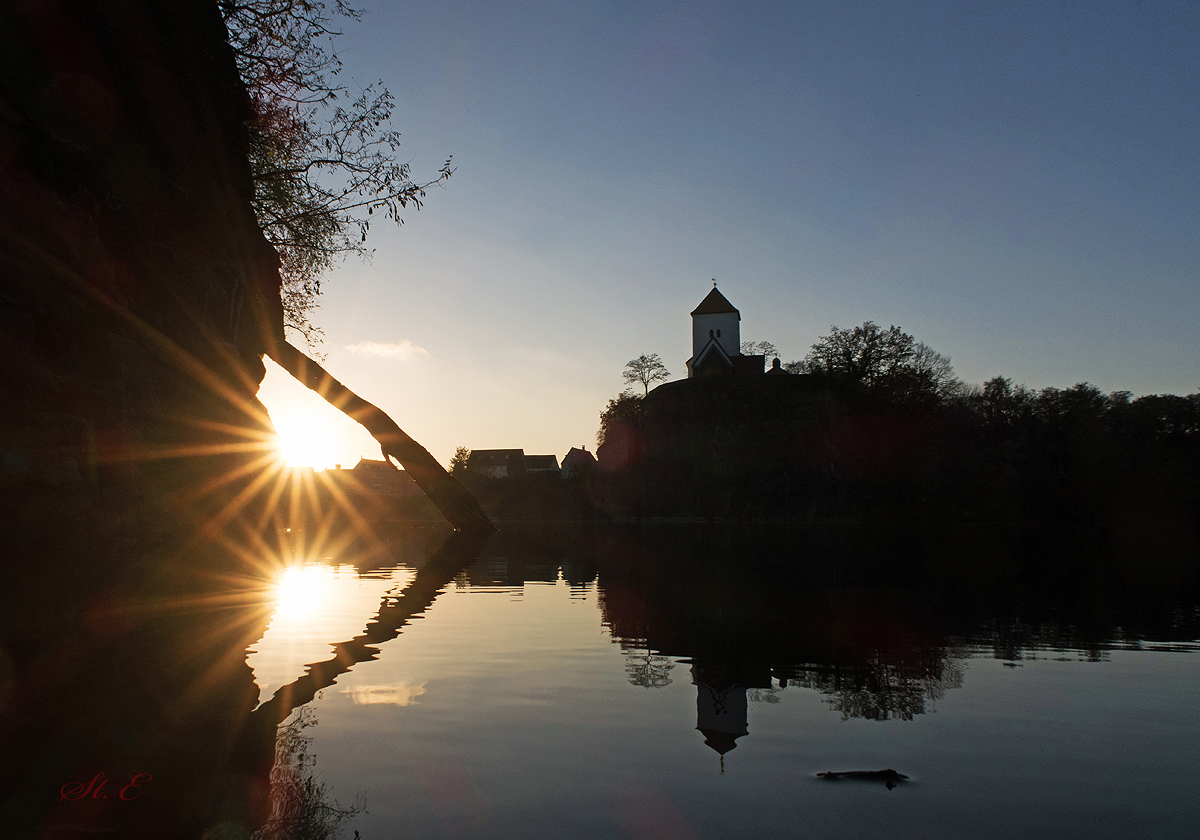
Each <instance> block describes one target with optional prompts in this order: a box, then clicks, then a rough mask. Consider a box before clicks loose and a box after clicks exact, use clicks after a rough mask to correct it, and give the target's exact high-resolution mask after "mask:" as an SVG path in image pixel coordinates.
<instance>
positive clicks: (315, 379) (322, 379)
mask: <svg viewBox="0 0 1200 840" xmlns="http://www.w3.org/2000/svg"><path fill="white" fill-rule="evenodd" d="M267 355H268V356H270V357H271V359H273V360H274V361H275V362H276V363H277V364H278V365H279V366H280V367H282V368H283V369H284V370H286V371H287V372H288V373H290V374H291V375H292V376H294V377H295V378H296V379H297V380H299V381H300V382H302V383H304V385H305V387H307V388H309V389H311V390H313V391H316V392H317V393H318V394H320V395H321V397H322V398H323V399H324V400H325V401H326V402H327V403H329V404H330V405H332V406H333V407H334V408H336V409H338V410H339V411H341V412H342V413H343V414H345V415H346V416H348V417H350V418H351V419H352V420H354V421H355V422H357V423H359V424H360V425H361V426H362V427H363V428H365V429H366V430H367V431H368V432H370V433H371V437H373V438H375V440H377V441H378V442H379V446H380V448H381V449H382V450H383V457H384V460H385V461H387V462H388V463H389V464H390V463H391V461H390V460H389V459H391V458H395V459H396V460H397V461H398V462H399V463H400V466H402V467H404V470H405V472H407V473H408V474H409V475H410V476H412V478H413V480H414V481H415V482H417V486H418V487H420V488H421V490H422V491H423V492H424V493H425V495H426V496H428V497H429V501H431V502H433V504H434V505H435V506H436V507H437V509H438V510H439V511H441V512H442V516H444V517H446V521H448V522H449V523H450V524H451V525H452V526H453V527H455V528H458V529H459V530H463V531H489V532H490V531H495V530H496V526H495V525H493V524H492V521H491V520H490V519H488V517H487V514H486V513H484V512H483V508H482V507H480V506H479V502H478V501H477V500H476V499H475V497H474V496H472V495H471V493H470V492H469V491H468V490H467V489H466V488H465V487H463V486H462V485H461V484H459V483H458V482H457V481H456V480H455V479H454V477H453V476H451V475H450V473H448V472H446V470H445V468H443V467H442V465H441V464H439V463H438V462H437V460H436V459H435V458H434V457H433V456H432V455H430V454H429V450H427V449H426V448H425V447H423V446H421V444H419V443H417V442H416V441H415V440H413V439H412V438H411V437H409V436H408V435H407V434H405V432H404V430H402V429H401V428H400V427H399V426H397V425H396V422H395V421H394V420H392V418H391V417H388V416H387V414H385V413H384V412H383V411H382V410H380V409H379V408H377V407H376V406H374V405H372V404H371V403H369V402H367V401H366V400H364V399H363V398H362V397H360V396H358V394H356V393H354V392H353V391H351V390H350V389H349V388H347V387H346V386H345V385H343V384H342V383H341V382H338V381H337V380H336V379H334V378H333V377H332V376H330V375H329V372H328V371H327V370H325V368H323V367H321V366H320V365H319V364H317V363H316V362H314V361H313V360H312V359H310V358H309V357H308V356H306V355H304V354H303V353H301V352H300V351H299V350H297V349H296V348H295V347H293V346H292V345H291V344H289V343H288V342H286V341H275V342H270V343H269V349H268V351H267Z"/></svg>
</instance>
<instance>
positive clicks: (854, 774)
mask: <svg viewBox="0 0 1200 840" xmlns="http://www.w3.org/2000/svg"><path fill="white" fill-rule="evenodd" d="M817 775H818V776H820V777H821V778H823V779H828V780H830V781H835V782H836V781H838V780H839V779H855V780H858V781H862V782H884V783H886V784H887V788H888V790H891V789H892V788H894V787H895V786H896V785H898V784H900V782H902V781H903V780H905V779H907V778H908V776H905V775H904V774H903V773H897V772H896V771H895V770H892V769H891V768H888V769H887V770H841V771H838V772H834V771H833V770H826V771H825V772H824V773H818V774H817Z"/></svg>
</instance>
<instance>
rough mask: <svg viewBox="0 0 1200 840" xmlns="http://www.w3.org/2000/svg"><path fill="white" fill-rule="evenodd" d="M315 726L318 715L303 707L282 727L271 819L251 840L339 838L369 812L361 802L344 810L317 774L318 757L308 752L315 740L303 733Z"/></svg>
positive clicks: (272, 786) (277, 747) (276, 746)
mask: <svg viewBox="0 0 1200 840" xmlns="http://www.w3.org/2000/svg"><path fill="white" fill-rule="evenodd" d="M316 725H317V718H316V713H315V712H314V711H313V710H312V709H310V708H302V709H300V710H299V712H298V713H297V714H296V716H295V717H294V718H293V719H292V720H291V722H289V723H286V724H283V725H281V726H280V727H279V730H278V735H277V736H276V741H275V766H274V767H272V768H271V817H270V819H269V820H267V822H266V823H265V824H264V825H263V827H262V828H260V829H259V830H258V831H256V832H254V834H253V835H252V840H328V839H329V838H334V837H337V836H339V831H340V828H341V825H342V823H344V822H346V821H347V820H350V819H353V818H354V817H355V816H356V815H357V814H358V813H359V812H360V811H365V810H366V808H365V807H363V806H362V805H361V804H358V803H356V804H355V805H352V806H350V807H348V808H343V807H342V806H341V805H340V804H339V803H338V801H337V800H336V799H331V798H330V797H329V786H328V785H327V784H325V783H323V782H320V781H318V780H317V778H316V776H315V775H314V773H313V766H314V765H315V764H316V756H314V755H311V754H310V753H309V752H308V747H309V744H310V742H311V741H312V738H311V737H310V736H308V735H306V734H305V732H304V730H305V729H307V728H308V727H310V726H316ZM357 833H358V832H355V834H357Z"/></svg>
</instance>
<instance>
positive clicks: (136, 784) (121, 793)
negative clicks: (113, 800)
mask: <svg viewBox="0 0 1200 840" xmlns="http://www.w3.org/2000/svg"><path fill="white" fill-rule="evenodd" d="M153 778H154V777H153V776H151V775H150V774H149V773H130V774H129V784H127V785H125V786H124V787H122V788H120V789H119V790H118V791H117V794H116V795H117V798H118V799H123V800H125V801H126V802H128V801H129V800H131V799H137V798H138V797H139V796H141V793H142V791H141V790H140V788H141V786H142V785H144V784H146V783H147V782H149V781H150V780H151V779H153ZM107 785H108V775H107V774H106V773H105V772H104V771H103V770H101V771H100V772H99V773H97V774H96V775H95V776H92V779H91V781H89V782H68V783H67V784H65V785H63V786H62V788H61V789H60V790H59V791H58V794H59V799H58V801H59V802H67V801H74V800H76V799H89V798H90V799H108V792H107V791H106V790H105V787H106V786H107Z"/></svg>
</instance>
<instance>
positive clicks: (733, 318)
mask: <svg viewBox="0 0 1200 840" xmlns="http://www.w3.org/2000/svg"><path fill="white" fill-rule="evenodd" d="M741 320H742V315H741V313H740V312H738V311H737V309H736V308H734V306H733V304H732V303H730V302H729V301H728V300H726V299H725V295H723V294H721V293H720V292H719V291H718V290H717V284H716V282H715V281H714V282H713V288H712V291H711V292H709V293H708V295H707V296H706V297H705V298H704V300H702V301H700V305H699V306H697V307H696V308H695V309H693V310H692V358H690V359H688V363H687V369H688V378H689V379H690V378H691V377H693V376H697V375H699V373H700V372H701V371H702V370H707V369H709V368H710V367H713V368H714V369H717V368H721V369H730V368H732V367H734V365H735V363H734V362H733V361H732V359H733V357H735V356H740V355H742V339H741Z"/></svg>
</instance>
